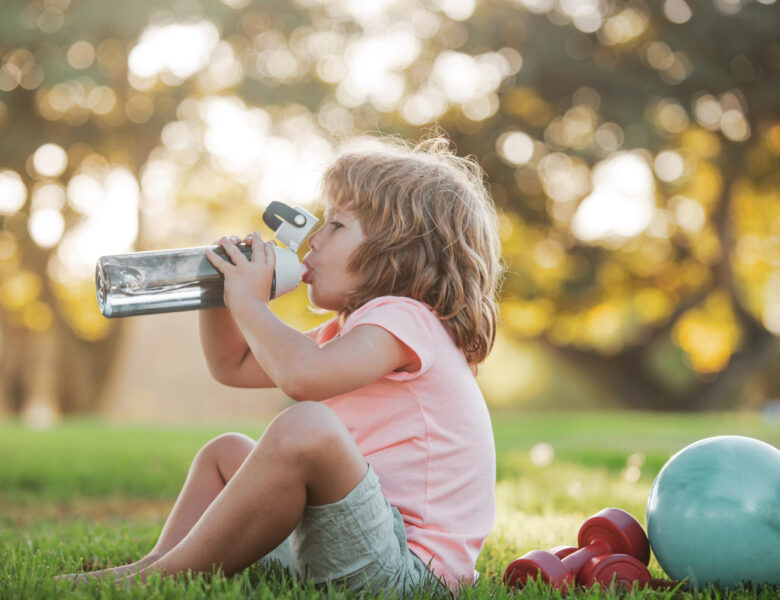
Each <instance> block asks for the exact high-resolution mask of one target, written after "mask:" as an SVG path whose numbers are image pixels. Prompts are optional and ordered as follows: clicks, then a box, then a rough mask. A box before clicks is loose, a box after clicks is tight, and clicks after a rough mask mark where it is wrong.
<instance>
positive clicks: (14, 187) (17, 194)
mask: <svg viewBox="0 0 780 600" xmlns="http://www.w3.org/2000/svg"><path fill="white" fill-rule="evenodd" d="M26 200H27V188H26V187H25V185H24V182H23V181H22V178H21V177H20V176H19V173H17V172H16V171H10V170H5V171H0V215H13V214H15V213H16V211H18V210H19V209H20V208H22V206H23V205H24V202H25V201H26Z"/></svg>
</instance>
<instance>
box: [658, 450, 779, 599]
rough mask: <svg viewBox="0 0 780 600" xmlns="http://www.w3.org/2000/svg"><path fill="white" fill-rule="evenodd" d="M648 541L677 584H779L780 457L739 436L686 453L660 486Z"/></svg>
mask: <svg viewBox="0 0 780 600" xmlns="http://www.w3.org/2000/svg"><path fill="white" fill-rule="evenodd" d="M647 533H648V538H649V539H650V547H651V548H652V550H653V553H654V554H655V556H656V558H657V559H658V562H659V563H660V564H661V567H663V569H664V571H666V573H667V574H668V575H669V576H670V577H671V578H672V579H678V580H681V579H688V581H689V582H690V583H691V584H693V585H694V586H696V587H700V586H703V585H706V584H709V583H716V582H719V584H720V585H721V586H723V587H731V586H735V585H738V584H739V583H740V582H742V581H751V582H754V583H758V584H761V583H771V584H780V450H778V449H777V448H775V447H774V446H770V445H769V444H766V443H764V442H761V441H759V440H755V439H753V438H748V437H741V436H736V435H724V436H719V437H712V438H707V439H704V440H700V441H698V442H695V443H693V444H691V445H690V446H687V447H686V448H683V449H682V450H680V452H678V453H677V454H675V455H674V456H672V458H670V459H669V462H667V463H666V465H664V467H663V468H662V469H661V472H660V473H658V476H657V477H656V478H655V481H654V482H653V486H652V488H651V490H650V497H649V498H648V500H647Z"/></svg>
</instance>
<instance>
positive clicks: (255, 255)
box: [248, 231, 266, 261]
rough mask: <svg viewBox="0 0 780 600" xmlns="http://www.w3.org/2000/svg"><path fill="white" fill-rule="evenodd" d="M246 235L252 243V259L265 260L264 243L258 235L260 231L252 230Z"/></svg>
mask: <svg viewBox="0 0 780 600" xmlns="http://www.w3.org/2000/svg"><path fill="white" fill-rule="evenodd" d="M248 237H249V238H250V239H251V240H252V241H251V242H250V243H251V244H252V260H253V261H257V260H265V258H266V256H265V244H264V243H263V238H261V237H260V233H259V232H257V231H254V232H252V233H250V234H249V236H248ZM261 253H262V254H261Z"/></svg>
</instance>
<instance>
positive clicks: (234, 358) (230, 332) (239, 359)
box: [199, 308, 276, 388]
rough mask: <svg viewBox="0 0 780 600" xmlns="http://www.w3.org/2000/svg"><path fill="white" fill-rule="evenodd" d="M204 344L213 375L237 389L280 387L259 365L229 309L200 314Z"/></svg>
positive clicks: (204, 353)
mask: <svg viewBox="0 0 780 600" xmlns="http://www.w3.org/2000/svg"><path fill="white" fill-rule="evenodd" d="M199 321H200V344H201V347H202V348H203V355H204V356H205V357H206V364H207V365H208V368H209V372H210V373H211V376H212V377H214V379H216V380H217V381H218V382H219V383H222V384H224V385H229V386H233V387H246V388H270V387H276V384H275V383H274V382H273V380H272V379H271V378H270V377H269V376H268V374H267V373H266V372H265V371H264V370H263V369H262V367H260V365H259V364H257V361H256V360H255V359H254V357H253V356H252V352H251V351H250V349H249V344H247V342H246V340H245V339H244V336H243V335H242V334H241V330H240V329H239V328H238V326H237V325H236V322H235V321H234V320H233V317H232V315H231V314H230V311H229V310H228V309H227V308H213V309H209V310H202V311H200V316H199Z"/></svg>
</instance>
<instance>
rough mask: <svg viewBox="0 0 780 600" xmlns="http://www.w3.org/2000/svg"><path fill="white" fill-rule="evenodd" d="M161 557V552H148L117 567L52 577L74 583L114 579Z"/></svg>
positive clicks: (137, 569)
mask: <svg viewBox="0 0 780 600" xmlns="http://www.w3.org/2000/svg"><path fill="white" fill-rule="evenodd" d="M161 557H162V555H161V554H149V555H147V556H144V557H143V558H142V559H141V560H138V561H136V562H134V563H130V564H129V565H122V566H119V567H111V568H109V569H100V570H98V571H88V572H86V573H69V574H67V575H57V576H55V577H54V579H55V581H60V580H65V581H72V582H73V584H74V585H79V584H82V583H86V582H87V581H89V580H90V579H106V578H110V579H114V578H121V577H123V576H125V575H128V574H133V573H135V572H136V571H139V570H141V569H143V568H144V567H146V566H147V565H150V564H152V563H153V562H156V561H157V560H158V559H160V558H161Z"/></svg>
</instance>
